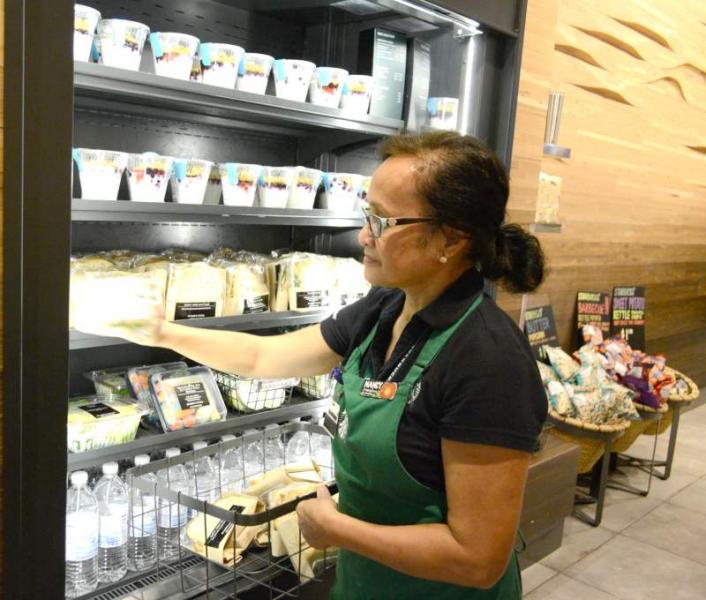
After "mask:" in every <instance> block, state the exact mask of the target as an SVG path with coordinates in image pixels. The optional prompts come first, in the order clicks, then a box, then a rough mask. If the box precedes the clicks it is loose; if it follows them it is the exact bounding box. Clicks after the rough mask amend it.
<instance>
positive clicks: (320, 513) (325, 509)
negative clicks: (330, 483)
mask: <svg viewBox="0 0 706 600" xmlns="http://www.w3.org/2000/svg"><path fill="white" fill-rule="evenodd" d="M297 516H298V517H299V528H300V529H301V532H302V536H304V539H305V540H306V541H307V542H308V543H309V545H311V546H312V547H314V548H319V549H322V548H326V547H328V546H334V545H335V543H334V541H333V525H334V523H335V522H336V519H337V518H338V517H340V513H339V512H338V505H337V504H336V502H334V500H333V498H332V497H331V493H330V492H329V491H328V488H326V487H325V486H321V487H320V488H318V489H317V490H316V498H313V499H311V500H304V501H302V502H300V503H299V504H298V505H297Z"/></svg>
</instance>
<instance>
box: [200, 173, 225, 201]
mask: <svg viewBox="0 0 706 600" xmlns="http://www.w3.org/2000/svg"><path fill="white" fill-rule="evenodd" d="M203 203H204V204H208V205H211V206H215V205H217V204H220V203H221V172H220V171H219V170H218V165H215V164H214V165H212V166H211V172H210V174H209V176H208V183H207V184H206V193H205V194H204V197H203Z"/></svg>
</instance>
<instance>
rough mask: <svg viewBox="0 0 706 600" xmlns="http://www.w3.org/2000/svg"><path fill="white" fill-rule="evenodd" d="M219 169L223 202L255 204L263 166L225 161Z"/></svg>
mask: <svg viewBox="0 0 706 600" xmlns="http://www.w3.org/2000/svg"><path fill="white" fill-rule="evenodd" d="M218 169H219V172H220V174H221V187H222V189H223V204H225V205H226V206H253V204H255V191H256V190H257V181H258V179H259V177H260V173H262V167H261V166H260V165H249V164H245V163H223V164H221V165H219V166H218Z"/></svg>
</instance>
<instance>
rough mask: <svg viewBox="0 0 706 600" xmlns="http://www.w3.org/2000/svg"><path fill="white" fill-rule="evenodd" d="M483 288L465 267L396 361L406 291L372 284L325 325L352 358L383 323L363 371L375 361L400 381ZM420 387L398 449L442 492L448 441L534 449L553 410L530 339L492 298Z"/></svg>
mask: <svg viewBox="0 0 706 600" xmlns="http://www.w3.org/2000/svg"><path fill="white" fill-rule="evenodd" d="M482 290H483V277H482V276H481V274H480V273H479V272H478V271H476V269H470V270H468V271H466V272H465V273H464V274H463V275H462V276H461V277H459V279H458V280H456V281H455V282H454V283H453V284H452V285H451V286H450V287H449V288H447V289H446V291H445V292H444V293H443V294H442V295H441V296H440V297H439V298H437V299H436V300H435V301H434V302H432V303H431V304H430V305H429V306H427V307H426V308H424V309H423V310H421V311H419V312H418V313H417V314H415V315H414V317H412V320H411V321H410V322H409V323H408V324H407V326H406V327H405V329H404V331H403V332H402V335H401V336H400V339H399V341H398V342H397V345H396V346H395V348H394V350H393V352H392V356H391V357H390V360H388V361H385V352H386V350H387V347H388V345H389V343H390V339H391V336H392V327H393V325H394V323H395V321H396V320H397V317H398V316H399V315H400V313H401V311H402V306H403V304H404V292H402V291H401V290H398V289H387V288H373V289H372V290H371V291H370V293H369V294H368V295H367V296H366V297H365V298H363V299H361V300H359V301H358V302H356V303H354V304H352V305H350V306H346V307H345V308H343V309H341V310H340V311H339V312H338V313H337V314H336V315H334V316H332V317H330V318H328V319H326V320H325V321H324V322H323V323H322V324H321V331H322V334H323V336H324V339H325V340H326V343H327V344H328V345H329V347H330V348H331V349H332V350H333V351H334V352H336V354H340V355H341V356H344V357H345V358H346V359H347V358H348V356H349V355H350V354H351V352H352V351H353V349H354V348H355V347H357V346H359V345H360V344H361V343H362V342H363V341H364V339H365V338H366V336H367V335H368V334H369V333H370V330H371V329H372V328H373V326H374V325H375V323H379V325H378V330H377V333H376V335H375V339H374V340H373V342H372V344H371V345H370V348H369V350H368V351H367V352H366V354H365V356H363V364H362V370H363V371H364V370H365V369H366V368H367V367H368V366H372V373H373V374H374V377H375V379H377V380H386V379H388V378H389V377H390V375H391V374H393V377H392V380H393V381H401V380H402V379H404V376H405V375H406V373H407V371H408V370H409V368H411V366H412V364H413V363H414V359H415V358H416V356H417V354H418V353H419V351H420V350H421V348H422V346H423V342H424V341H425V340H426V339H427V338H428V337H429V335H430V334H431V332H432V331H433V330H435V329H446V328H447V327H449V326H450V325H452V324H453V323H454V322H455V321H457V320H458V319H459V318H460V317H461V316H462V315H463V313H464V312H465V311H466V309H467V308H468V307H469V306H470V304H471V303H472V302H473V300H475V298H476V297H477V295H478V294H481V293H483V291H482ZM410 349H411V352H410ZM408 353H409V354H408ZM405 355H406V356H405ZM396 368H397V370H396V371H395V369H396ZM418 390H419V393H418V394H417V393H413V394H412V399H411V400H410V402H408V404H407V406H406V408H405V411H404V413H403V415H402V419H401V421H400V426H399V429H398V432H397V452H398V454H399V457H400V460H401V462H402V464H403V465H404V466H405V468H406V469H407V471H408V472H409V473H410V474H411V475H412V476H413V477H414V478H416V479H417V480H418V481H420V482H421V483H423V484H425V485H427V486H429V487H432V488H434V489H437V490H444V469H443V463H442V457H441V438H445V439H448V440H454V441H460V442H469V443H474V444H490V445H494V446H504V447H507V448H515V449H517V450H525V451H527V452H531V451H532V450H533V449H534V446H535V442H536V440H537V436H538V435H539V433H540V431H541V428H542V424H543V423H544V420H545V419H546V416H547V397H546V395H545V392H544V388H543V386H542V381H541V378H540V376H539V371H538V370H537V365H536V363H535V359H534V357H533V355H532V352H531V350H530V347H529V344H528V343H527V339H526V338H525V336H524V335H523V334H522V332H521V331H520V329H519V327H518V326H517V325H516V324H515V323H514V322H513V321H512V320H511V319H510V317H509V316H508V315H507V314H505V312H503V311H502V310H501V309H500V308H498V306H497V305H496V304H495V302H494V301H493V300H492V299H491V298H490V297H488V296H487V295H486V296H485V297H484V298H483V301H482V302H481V303H480V305H479V306H478V308H477V309H476V310H475V311H474V312H473V313H471V315H470V316H469V317H468V318H467V319H466V320H465V321H464V323H463V324H462V325H461V326H460V327H459V328H458V330H457V331H456V332H455V333H454V335H453V336H452V337H451V338H450V339H449V341H448V342H447V344H446V345H445V346H444V348H443V349H442V350H441V352H440V353H439V354H438V355H437V357H436V359H435V360H434V362H433V363H432V364H431V366H429V368H427V370H426V371H425V373H424V375H423V376H422V379H421V386H420V388H418Z"/></svg>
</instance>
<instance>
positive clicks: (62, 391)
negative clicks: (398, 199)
mask: <svg viewBox="0 0 706 600" xmlns="http://www.w3.org/2000/svg"><path fill="white" fill-rule="evenodd" d="M86 3H87V4H89V5H90V6H92V7H94V8H96V9H98V10H99V11H100V12H101V13H102V15H103V18H124V19H131V20H134V21H138V22H142V23H145V24H147V25H148V26H149V27H150V29H151V31H153V32H157V31H178V32H184V33H188V34H190V35H193V36H196V37H198V38H199V39H201V40H202V41H205V42H227V43H231V44H237V45H238V46H241V47H243V48H244V49H245V50H246V51H247V52H257V53H261V54H267V55H271V56H273V57H275V58H292V59H304V60H307V61H310V62H313V63H314V64H316V65H319V66H327V67H338V68H343V69H346V70H347V71H349V72H350V73H356V74H362V75H371V74H372V75H373V76H374V77H377V80H376V81H377V85H378V86H381V87H382V88H385V90H386V92H385V93H388V97H387V98H386V99H385V102H378V103H377V104H375V103H374V106H371V110H370V114H352V113H351V112H350V111H345V110H342V109H339V108H335V107H328V106H320V105H315V104H312V103H311V102H298V101H295V100H290V99H286V98H279V97H277V96H276V93H275V88H274V85H273V81H272V79H270V81H269V88H268V90H267V93H266V94H262V95H256V94H252V93H248V92H242V91H238V90H229V89H225V88H220V87H216V86H210V85H206V84H203V83H200V82H196V81H180V80H177V79H173V78H168V77H163V76H160V75H156V74H155V73H154V68H153V67H152V65H153V62H152V56H151V52H152V48H151V46H150V45H149V43H148V44H147V45H146V49H145V51H144V54H143V57H142V62H141V66H140V70H139V71H129V70H126V69H120V68H116V67H108V66H105V65H102V64H93V63H89V62H74V61H73V57H72V40H73V27H72V22H73V15H74V13H73V3H71V2H68V1H66V0H60V1H57V2H51V3H46V2H34V1H31V0H23V1H20V2H13V3H8V4H7V5H6V7H5V31H6V44H5V47H6V54H5V90H4V94H5V130H4V153H5V154H4V173H5V197H4V206H3V223H4V236H5V238H4V255H3V266H4V268H3V283H4V295H3V302H4V307H3V309H4V310H3V331H4V365H3V385H4V406H3V420H4V421H3V422H4V429H3V471H4V473H3V484H4V492H3V549H4V552H3V572H4V574H5V576H4V591H5V597H8V598H19V597H46V598H51V597H60V595H61V594H62V593H63V591H62V590H63V582H64V514H65V490H66V486H67V475H66V474H67V472H69V471H73V470H76V469H88V470H95V469H98V468H99V467H100V465H101V464H102V463H103V462H106V461H109V460H118V461H122V462H123V464H125V462H126V461H127V460H128V459H131V458H132V457H134V456H135V455H137V454H140V453H143V452H152V453H153V454H154V455H159V453H160V452H161V451H163V450H164V449H166V448H167V447H170V446H175V445H176V446H182V447H185V446H186V445H188V444H190V443H192V442H194V441H196V440H200V439H207V440H215V439H217V438H219V437H220V436H221V435H222V434H224V433H232V432H242V431H245V430H248V429H252V428H258V427H259V428H261V427H264V426H266V425H268V424H273V423H284V422H286V421H289V420H292V419H297V418H301V417H304V418H311V419H314V420H315V419H316V418H318V417H319V416H320V415H321V414H322V412H323V409H324V406H325V403H326V400H321V399H318V398H310V397H307V396H305V395H304V394H301V393H300V392H296V391H295V393H294V396H295V397H296V398H297V400H295V401H293V402H288V403H286V404H283V405H282V406H280V407H279V408H276V409H272V410H268V411H264V412H253V413H247V414H236V413H234V412H232V411H231V412H229V414H228V417H227V418H226V419H225V420H223V421H217V422H212V423H209V424H206V425H200V426H198V427H194V428H192V429H182V430H179V431H172V432H168V433H158V432H156V431H154V430H152V431H147V430H140V432H139V433H138V435H137V437H136V438H135V439H134V440H132V441H129V442H127V443H124V444H118V445H113V446H108V447H103V448H95V449H92V450H87V451H84V452H80V453H71V454H68V455H67V427H66V417H67V411H68V402H67V399H68V398H69V397H70V396H78V395H83V394H89V393H92V392H93V388H92V382H91V381H90V380H89V379H87V378H86V377H84V374H85V373H87V372H91V371H98V370H106V369H111V368H115V367H123V366H129V365H142V364H155V363H162V362H171V361H174V360H178V359H179V358H180V357H179V356H178V355H176V354H175V353H173V352H170V351H168V350H164V349H152V348H145V347H141V346H136V345H132V344H128V343H125V342H124V341H123V340H120V339H117V338H110V337H100V336H92V335H86V334H83V333H79V332H77V331H74V330H71V331H69V329H68V319H67V316H68V314H69V307H68V300H69V258H70V255H71V254H72V253H78V252H95V251H100V250H110V249H118V248H130V249H132V250H136V251H143V252H156V251H161V250H164V249H167V248H171V247H180V248H184V249H188V250H191V251H199V252H205V253H208V252H210V251H212V250H213V249H214V248H216V247H218V246H224V245H225V246H231V247H235V248H244V249H247V250H250V251H255V252H268V251H270V250H273V249H279V248H291V249H294V250H303V251H308V252H318V253H324V254H331V255H334V256H356V254H357V252H358V250H357V243H356V230H357V228H359V227H360V226H361V224H362V219H361V218H360V216H359V215H358V213H356V212H353V211H348V210H346V211H337V210H332V209H322V208H318V207H317V208H313V209H288V208H277V209H276V208H267V207H261V206H253V207H237V206H224V205H193V204H179V203H176V202H174V201H172V197H171V193H170V192H167V197H166V200H167V201H166V202H158V203H140V202H133V201H129V200H128V198H129V190H128V186H127V181H126V179H125V178H123V179H122V181H121V184H120V188H119V191H118V198H119V199H118V200H115V201H110V200H94V199H91V198H80V197H79V191H80V183H79V179H80V178H79V176H78V172H77V171H74V172H73V173H72V169H75V168H76V167H75V164H74V162H73V161H72V148H99V149H106V150H114V151H120V152H133V153H136V152H145V151H154V152H157V153H160V154H162V155H166V156H177V157H182V158H202V159H206V160H208V161H212V162H217V163H220V162H227V161H241V162H247V163H257V164H261V165H272V166H283V165H302V166H308V167H312V168H315V169H318V170H321V171H325V172H341V173H357V174H360V175H370V174H371V173H372V171H373V170H374V168H375V166H376V164H377V159H376V155H375V148H376V144H377V143H378V141H379V140H380V139H381V138H382V137H384V136H386V135H390V134H394V133H397V132H400V131H405V130H411V131H420V130H424V129H426V128H428V127H429V126H430V125H431V124H432V122H431V121H430V118H429V114H428V110H429V109H430V107H431V105H432V104H433V103H430V102H428V99H429V98H436V99H438V100H445V99H449V98H451V99H455V100H456V101H457V102H456V103H455V104H454V103H451V104H452V105H454V106H457V114H456V115H454V116H455V118H456V123H455V125H456V129H458V130H459V131H462V132H464V133H470V134H473V135H476V136H477V137H480V138H481V139H483V140H484V141H486V142H487V143H488V144H489V145H490V146H491V147H493V148H494V149H495V150H496V152H497V153H498V155H499V156H500V157H501V158H502V159H503V161H504V162H505V163H506V165H508V166H509V163H510V156H511V150H512V148H511V140H512V131H513V127H514V112H515V109H514V107H515V102H516V95H517V92H516V90H517V83H518V77H519V65H520V50H521V42H522V28H523V23H524V13H525V4H526V3H525V2H523V1H520V2H515V1H510V0H508V1H507V2H496V3H492V5H493V7H492V8H491V7H489V3H486V2H480V1H470V2H464V3H459V2H451V1H449V0H446V1H440V2H437V3H436V4H432V3H429V2H424V1H421V0H420V1H413V0H376V1H368V0H363V1H359V0H354V1H351V0H343V1H330V0H289V1H278V2H274V1H269V0H264V1H263V0H259V1H254V0H253V1H250V0H241V1H240V0H198V1H197V0H192V1H188V0H176V1H173V2H169V3H161V2H160V1H159V0H130V1H129V2H123V1H120V0H96V1H90V0H88V1H87V2H86ZM385 36H387V37H388V40H387V41H389V40H394V43H395V44H396V48H397V50H398V55H397V56H393V55H392V54H390V52H391V50H390V48H391V47H390V46H389V45H388V46H387V47H385V45H384V44H385V43H386V40H385V39H382V38H385ZM385 52H387V54H385ZM386 61H387V62H386ZM390 61H392V62H390ZM392 63H394V64H392ZM390 69H392V70H393V71H394V69H398V72H397V76H396V77H389V78H387V79H386V76H385V73H388V75H389V72H390ZM402 72H404V73H405V74H406V77H405V76H402V81H399V78H400V73H402ZM446 104H448V103H446ZM446 104H444V106H446ZM437 105H438V106H441V105H440V104H438V103H437V104H434V107H436V106H437ZM433 110H436V108H434V109H433ZM395 111H398V112H397V113H395ZM391 112H392V113H395V114H393V116H390V113H391ZM320 201H321V199H319V200H318V202H320ZM317 206H320V204H317ZM328 314H330V311H329V310H326V309H323V310H314V311H309V312H296V311H287V312H266V313H259V314H247V315H237V316H230V317H212V318H202V319H193V320H190V321H189V322H188V323H187V324H188V325H190V326H195V327H215V328H222V329H229V330H237V331H256V332H261V333H264V334H267V333H272V332H277V331H280V330H282V329H283V328H287V327H293V326H303V325H308V324H313V323H317V322H320V321H321V320H322V319H323V318H325V317H326V316H327V315H328ZM188 560H189V563H188V567H194V568H195V569H196V570H198V569H199V568H200V567H199V560H202V559H198V558H195V557H193V556H191V557H189V559H188ZM18 573H21V574H23V575H22V576H19V577H18V576H17V574H18ZM29 574H36V576H28V575H29ZM180 575H183V574H182V573H180V572H179V569H178V568H174V567H170V566H162V568H161V570H160V571H159V572H158V573H154V572H149V573H145V574H139V575H134V574H129V575H128V577H127V578H126V579H125V580H123V581H121V582H118V583H116V584H110V585H108V586H103V587H101V588H100V589H99V590H98V591H97V592H96V593H95V594H93V597H96V598H109V597H110V598H113V597H120V595H122V594H128V593H138V590H142V591H141V592H139V593H146V592H144V590H148V589H150V586H151V585H152V584H156V583H158V582H159V581H162V582H164V581H165V580H170V578H173V579H174V580H175V581H177V580H179V578H180ZM174 585H176V586H177V588H178V583H175V584H174ZM208 585H211V582H209V583H208ZM309 585H315V584H309ZM206 587H207V584H205V583H204V587H203V589H204V590H205V588H206ZM177 588H174V589H177ZM172 591H173V590H172ZM174 593H176V592H174ZM136 597H140V596H139V595H138V596H136ZM144 597H150V596H148V595H145V596H144ZM152 597H154V596H152ZM190 597H191V596H190Z"/></svg>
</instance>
